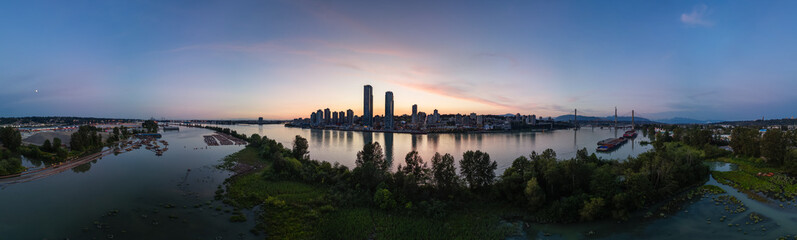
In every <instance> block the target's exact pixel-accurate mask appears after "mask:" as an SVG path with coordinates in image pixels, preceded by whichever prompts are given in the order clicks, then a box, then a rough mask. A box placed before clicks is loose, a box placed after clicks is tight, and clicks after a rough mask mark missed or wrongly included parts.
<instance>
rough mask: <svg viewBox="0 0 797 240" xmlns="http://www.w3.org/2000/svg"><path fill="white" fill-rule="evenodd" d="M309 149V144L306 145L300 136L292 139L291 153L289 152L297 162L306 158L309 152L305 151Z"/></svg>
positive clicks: (305, 140)
mask: <svg viewBox="0 0 797 240" xmlns="http://www.w3.org/2000/svg"><path fill="white" fill-rule="evenodd" d="M308 148H309V144H308V143H307V139H305V138H303V137H302V136H299V135H296V138H295V139H293V151H291V155H293V157H294V158H296V159H299V160H304V159H307V158H308V155H307V154H309V153H310V152H309V151H307V149H308Z"/></svg>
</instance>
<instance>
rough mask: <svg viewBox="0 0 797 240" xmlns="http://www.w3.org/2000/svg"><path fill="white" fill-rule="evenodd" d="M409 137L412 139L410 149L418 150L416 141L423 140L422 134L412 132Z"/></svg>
mask: <svg viewBox="0 0 797 240" xmlns="http://www.w3.org/2000/svg"><path fill="white" fill-rule="evenodd" d="M411 139H412V150H413V151H418V142H420V141H423V135H420V134H413V135H412V137H411Z"/></svg>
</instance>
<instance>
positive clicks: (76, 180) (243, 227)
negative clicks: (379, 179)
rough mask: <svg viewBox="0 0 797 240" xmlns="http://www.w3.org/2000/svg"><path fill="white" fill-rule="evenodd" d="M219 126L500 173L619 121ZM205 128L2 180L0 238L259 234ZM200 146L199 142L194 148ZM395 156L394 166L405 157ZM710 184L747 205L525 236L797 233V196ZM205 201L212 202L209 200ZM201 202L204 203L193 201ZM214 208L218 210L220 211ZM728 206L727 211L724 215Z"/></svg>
mask: <svg viewBox="0 0 797 240" xmlns="http://www.w3.org/2000/svg"><path fill="white" fill-rule="evenodd" d="M222 127H230V128H232V129H234V130H236V131H238V132H241V133H245V134H247V135H251V134H253V133H257V134H260V135H266V136H268V137H270V138H272V139H276V140H277V141H279V142H281V143H282V144H284V145H285V146H288V147H290V146H291V142H292V140H293V138H294V137H295V136H296V135H301V136H303V137H305V138H307V139H308V141H309V142H310V151H311V156H312V157H313V158H316V159H319V160H326V161H331V162H340V163H341V164H344V165H347V166H350V167H353V166H354V159H355V156H356V153H357V151H359V150H361V149H362V145H363V144H364V143H365V142H367V141H378V142H380V144H383V146H384V148H385V151H386V153H387V154H388V155H389V156H392V158H395V159H402V158H403V155H404V154H406V153H407V152H409V151H410V150H412V149H415V150H417V151H419V152H420V153H421V155H422V156H423V157H424V158H425V159H426V160H427V161H428V160H429V158H431V156H432V154H433V153H434V152H441V153H452V154H454V155H455V156H456V158H457V160H459V159H460V158H461V156H462V153H463V152H464V151H466V150H482V151H486V152H488V153H490V155H491V157H492V159H493V160H496V161H497V162H498V163H499V170H498V171H499V172H502V171H503V169H505V168H506V167H507V166H509V165H510V164H511V162H512V160H513V159H515V158H516V157H518V156H521V155H528V154H529V153H531V151H538V152H540V151H542V150H544V149H546V148H552V149H554V150H556V152H557V154H558V156H559V157H560V158H570V157H573V156H574V155H575V151H576V150H577V149H580V148H587V149H588V150H589V152H590V153H593V152H595V147H596V142H597V141H599V140H603V139H606V138H609V137H614V136H615V135H614V134H615V133H614V131H613V130H609V129H591V128H584V129H581V130H578V131H573V130H559V131H553V132H535V133H532V132H526V133H488V134H475V133H474V134H430V135H411V134H385V133H362V132H347V131H334V130H310V129H299V128H285V127H283V126H280V125H262V126H258V125H236V126H222ZM208 134H211V131H209V130H205V129H198V128H181V129H180V131H179V132H165V133H163V139H164V140H166V141H168V142H169V143H170V145H169V149H170V150H169V151H167V152H166V153H164V155H163V156H161V157H157V156H155V154H154V153H153V152H151V151H147V150H145V149H143V148H142V149H139V150H134V151H133V152H129V153H123V154H121V155H118V156H113V155H111V156H106V157H104V158H103V159H99V160H97V161H95V162H94V163H91V164H89V165H84V166H80V167H77V168H75V169H73V170H72V171H66V172H63V173H61V174H58V175H54V176H50V177H47V178H44V179H40V180H36V181H32V182H25V183H17V184H3V185H0V239H65V238H70V239H93V238H96V239H108V237H109V236H111V235H113V239H217V237H222V239H260V238H262V237H263V236H254V235H251V234H250V233H249V230H250V229H251V228H253V227H254V221H253V219H254V216H253V213H252V212H251V211H246V210H244V211H243V212H244V213H245V214H246V216H247V219H248V221H247V222H245V223H231V222H229V217H230V216H231V214H230V213H224V211H223V210H232V209H231V208H230V207H229V206H225V205H224V204H222V203H220V202H217V201H212V200H213V195H214V192H215V191H216V188H217V186H218V185H220V184H221V183H222V182H223V181H224V180H225V179H226V178H228V177H229V176H230V175H231V173H230V172H228V171H222V170H217V169H215V168H214V165H215V164H218V163H219V160H220V159H222V158H223V157H224V156H226V155H229V154H231V153H234V152H236V151H238V150H240V149H241V148H242V146H216V147H209V148H208V149H204V147H205V143H204V141H203V139H202V135H208ZM619 134H622V132H619V133H618V135H619ZM646 140H647V138H645V137H643V136H641V135H640V136H639V137H637V138H636V139H635V140H633V141H630V142H629V143H627V144H625V145H624V146H622V147H620V148H619V149H618V150H617V151H614V152H611V153H597V154H598V156H600V157H603V158H614V159H623V158H626V157H628V156H635V155H637V154H639V153H642V152H645V151H648V150H649V149H650V148H651V147H650V146H641V145H639V142H640V141H646ZM200 147H201V148H203V149H196V150H195V149H194V148H200ZM396 161H397V163H394V164H393V166H394V167H395V166H397V165H398V163H402V162H403V161H402V160H396ZM24 162H25V164H26V166H41V163H38V162H36V161H30V160H26V161H24ZM733 167H734V166H732V165H727V164H716V166H714V165H712V169H716V170H732V169H733ZM188 169H191V171H188ZM0 184H2V183H0ZM707 184H713V185H717V186H720V187H722V188H723V189H725V190H726V191H728V194H730V195H732V196H735V197H737V198H739V199H740V200H741V201H742V202H744V204H745V205H746V207H747V208H748V210H747V211H746V212H744V213H742V214H738V215H731V214H729V213H727V212H725V211H724V208H723V206H722V205H720V206H716V205H714V203H713V202H712V201H711V199H703V200H699V201H697V202H694V203H689V204H687V205H686V206H685V210H687V211H679V212H677V213H675V214H673V215H672V216H666V217H665V218H654V219H652V220H638V221H629V222H624V223H616V222H613V221H603V222H593V223H586V224H566V225H557V224H530V225H529V227H526V228H523V230H524V233H525V234H526V235H525V236H526V237H529V238H540V239H582V238H585V237H586V234H587V232H590V231H593V232H594V233H595V234H594V235H593V236H592V237H594V238H600V239H673V238H683V237H685V236H686V237H688V238H694V239H774V238H777V237H780V236H785V235H788V234H791V235H792V236H794V235H795V233H796V232H795V230H794V229H797V209H795V208H794V207H793V206H795V205H797V202H792V203H791V204H788V205H787V204H786V203H783V204H784V205H786V206H787V207H786V208H780V207H779V206H778V205H779V204H781V202H777V201H772V200H769V201H766V202H760V201H758V200H754V199H753V198H751V197H750V196H748V195H747V194H746V193H741V192H738V191H736V190H734V189H733V188H731V187H728V186H724V185H722V184H719V183H717V182H716V181H715V180H713V179H712V180H710V181H709V182H708V183H707ZM759 200H760V199H759ZM208 201H211V202H212V203H211V204H210V205H207V204H206V203H207V202H208ZM164 204H171V205H174V208H165V207H163V205H164ZM195 205H201V207H200V208H194V206H195ZM209 207H210V208H209ZM216 207H220V208H221V209H222V211H216V210H215V208H216ZM113 210H118V211H119V212H118V214H116V215H115V216H107V214H108V212H109V211H113ZM751 212H757V213H761V214H763V215H764V216H766V217H768V218H770V219H771V220H769V221H768V222H767V223H766V224H765V225H766V227H767V231H761V230H760V225H761V224H758V225H755V226H753V225H749V226H747V225H745V224H744V220H745V219H746V217H747V216H748V214H749V213H751ZM723 215H726V216H728V219H727V220H725V221H724V222H719V221H718V219H719V218H720V216H723ZM170 216H172V217H176V218H175V219H172V218H170ZM707 218H711V219H712V220H713V222H712V224H707V223H706V219H707ZM95 222H96V223H95ZM739 222H741V226H742V228H743V229H744V231H747V232H748V234H747V235H744V234H743V232H738V231H737V230H736V227H728V226H727V224H728V223H739ZM97 223H98V224H99V227H100V228H98V227H97ZM154 223H157V225H156V224H154ZM546 233H547V235H550V236H546Z"/></svg>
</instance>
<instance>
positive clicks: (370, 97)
mask: <svg viewBox="0 0 797 240" xmlns="http://www.w3.org/2000/svg"><path fill="white" fill-rule="evenodd" d="M373 121H374V88H373V87H371V85H365V87H364V92H363V125H364V126H369V127H371V126H373V125H374V122H373Z"/></svg>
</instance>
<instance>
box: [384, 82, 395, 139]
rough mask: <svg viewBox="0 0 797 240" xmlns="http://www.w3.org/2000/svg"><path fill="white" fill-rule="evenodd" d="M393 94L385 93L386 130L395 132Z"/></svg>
mask: <svg viewBox="0 0 797 240" xmlns="http://www.w3.org/2000/svg"><path fill="white" fill-rule="evenodd" d="M393 110H394V108H393V92H391V91H387V92H385V129H386V130H393V129H394V127H395V125H393Z"/></svg>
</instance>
